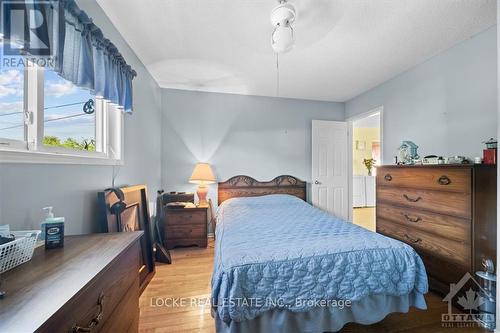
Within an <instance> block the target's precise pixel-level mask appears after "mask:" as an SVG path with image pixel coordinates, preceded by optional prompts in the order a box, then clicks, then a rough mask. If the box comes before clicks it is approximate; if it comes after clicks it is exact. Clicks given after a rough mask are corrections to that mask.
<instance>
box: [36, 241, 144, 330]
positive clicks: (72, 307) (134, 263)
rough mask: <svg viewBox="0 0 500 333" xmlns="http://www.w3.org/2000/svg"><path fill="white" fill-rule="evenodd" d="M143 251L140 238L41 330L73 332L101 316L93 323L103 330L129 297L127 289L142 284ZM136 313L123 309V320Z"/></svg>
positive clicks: (129, 318)
mask: <svg viewBox="0 0 500 333" xmlns="http://www.w3.org/2000/svg"><path fill="white" fill-rule="evenodd" d="M139 254H140V246H139V242H135V243H134V244H133V245H132V246H130V247H129V248H128V249H127V250H126V251H125V252H123V253H122V254H121V255H120V256H119V257H117V258H116V259H115V260H114V261H113V262H112V263H111V264H110V266H109V267H108V268H107V269H105V270H104V271H103V272H101V274H99V275H97V276H96V277H95V278H94V280H93V281H92V282H90V284H89V285H88V286H87V287H86V288H85V289H84V290H83V291H82V292H81V293H80V294H79V295H77V296H76V297H75V298H74V299H73V300H71V301H70V302H68V303H66V305H65V306H64V307H63V308H61V309H60V310H59V311H58V312H57V313H56V314H55V315H54V316H53V317H51V318H50V319H49V320H48V321H47V322H46V323H45V325H44V326H42V327H41V328H40V329H39V330H38V331H40V332H73V331H74V327H76V326H80V327H88V326H89V323H90V322H91V321H92V319H94V318H97V317H99V323H98V324H97V325H95V327H93V329H92V332H99V331H100V330H102V329H103V325H104V324H105V323H106V322H107V321H108V320H109V319H110V318H111V316H112V314H113V312H114V311H115V308H117V305H118V304H119V303H120V302H121V301H122V299H123V298H125V296H126V294H127V292H128V291H129V290H131V289H132V288H135V289H137V290H138V288H139V284H138V283H139V280H138V278H137V277H138V272H139ZM134 284H137V285H134ZM132 290H133V289H132ZM136 296H137V295H136ZM114 316H116V313H114ZM134 316H135V313H130V314H128V313H122V315H121V320H122V321H124V322H125V321H129V322H130V323H132V322H133V320H134ZM103 331H105V330H103Z"/></svg>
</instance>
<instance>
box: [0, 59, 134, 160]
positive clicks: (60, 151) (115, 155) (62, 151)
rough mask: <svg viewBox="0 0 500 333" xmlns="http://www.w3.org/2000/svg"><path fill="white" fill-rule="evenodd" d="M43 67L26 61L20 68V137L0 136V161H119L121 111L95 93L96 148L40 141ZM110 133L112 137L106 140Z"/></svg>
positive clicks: (121, 157)
mask: <svg viewBox="0 0 500 333" xmlns="http://www.w3.org/2000/svg"><path fill="white" fill-rule="evenodd" d="M44 72H45V70H44V68H41V67H38V66H36V65H35V64H30V65H29V66H27V67H26V68H25V69H24V94H23V97H24V107H23V109H24V110H23V111H24V137H25V140H24V141H21V140H12V139H6V138H2V137H0V163H53V164H95V165H123V163H124V161H123V153H122V152H123V142H124V140H123V138H124V136H123V131H124V112H123V111H122V110H120V109H119V108H118V107H117V106H115V105H113V104H111V103H109V102H108V101H106V100H104V99H102V98H100V97H96V99H95V101H96V104H95V105H96V111H95V116H96V122H95V128H96V134H95V136H96V151H85V150H76V149H71V148H65V147H53V146H47V145H44V144H43V136H44V89H45V87H44V81H45V80H44ZM110 134H112V135H114V136H115V137H116V138H114V140H111V141H110V140H109V138H110Z"/></svg>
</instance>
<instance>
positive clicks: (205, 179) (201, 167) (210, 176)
mask: <svg viewBox="0 0 500 333" xmlns="http://www.w3.org/2000/svg"><path fill="white" fill-rule="evenodd" d="M189 182H190V183H194V184H211V183H215V176H214V173H213V172H212V168H210V164H208V163H198V164H196V166H195V167H194V170H193V173H192V174H191V177H189Z"/></svg>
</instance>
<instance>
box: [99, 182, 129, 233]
mask: <svg viewBox="0 0 500 333" xmlns="http://www.w3.org/2000/svg"><path fill="white" fill-rule="evenodd" d="M104 191H106V192H113V193H114V194H115V195H116V197H117V198H118V201H117V202H115V203H114V204H112V205H111V207H109V211H110V212H111V214H113V215H115V216H116V223H117V230H118V231H121V230H120V229H121V224H122V223H121V221H122V218H121V214H122V213H123V211H124V210H125V209H126V208H127V204H126V203H125V201H123V200H125V195H124V194H123V191H122V190H120V189H119V188H107V189H105V190H104Z"/></svg>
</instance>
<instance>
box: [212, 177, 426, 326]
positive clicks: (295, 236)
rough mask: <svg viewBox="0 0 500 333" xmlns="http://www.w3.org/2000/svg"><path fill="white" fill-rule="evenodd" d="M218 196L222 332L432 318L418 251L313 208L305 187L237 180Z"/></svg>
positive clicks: (215, 303) (217, 312) (215, 298)
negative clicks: (417, 315)
mask: <svg viewBox="0 0 500 333" xmlns="http://www.w3.org/2000/svg"><path fill="white" fill-rule="evenodd" d="M218 194H219V210H218V213H217V218H216V222H217V226H216V242H215V258H214V271H213V275H212V315H213V317H214V319H215V324H216V330H217V332H219V333H221V332H224V333H225V332H315V333H318V332H335V331H338V330H340V329H341V328H342V327H343V326H344V325H345V324H346V323H348V322H356V323H361V324H372V323H375V322H378V321H380V320H382V319H383V318H384V317H385V316H387V315H388V314H389V313H392V312H407V311H408V310H409V308H410V307H411V306H414V307H416V308H419V309H426V303H425V299H424V294H425V293H427V290H428V284H427V275H426V272H425V268H424V265H423V263H422V260H421V259H420V257H419V256H418V255H417V253H416V252H415V251H414V250H413V248H411V247H410V246H408V245H406V244H404V243H402V242H399V241H397V240H394V239H391V238H388V237H385V236H383V235H380V234H377V233H374V232H371V231H368V230H366V229H363V228H361V227H358V226H356V225H354V224H352V223H350V222H347V221H343V220H341V219H338V218H336V217H333V216H331V215H329V214H327V213H325V212H323V211H322V210H319V209H317V208H314V207H312V206H311V205H309V204H308V203H307V202H305V197H306V184H305V183H304V182H301V181H300V180H298V179H297V178H295V177H292V176H279V177H277V178H275V179H274V180H272V181H270V182H258V181H256V180H255V179H253V178H251V177H248V176H236V177H233V178H231V179H229V180H228V181H227V182H224V183H220V184H219V189H218Z"/></svg>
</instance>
